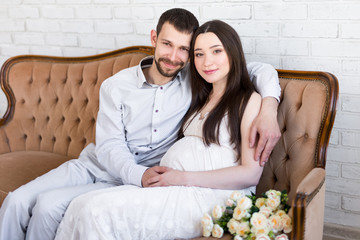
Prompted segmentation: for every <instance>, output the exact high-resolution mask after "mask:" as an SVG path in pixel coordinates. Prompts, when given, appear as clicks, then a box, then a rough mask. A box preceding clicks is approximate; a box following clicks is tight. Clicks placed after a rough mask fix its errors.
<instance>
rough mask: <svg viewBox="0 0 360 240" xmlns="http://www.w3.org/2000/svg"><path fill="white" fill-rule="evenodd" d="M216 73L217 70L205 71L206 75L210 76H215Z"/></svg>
mask: <svg viewBox="0 0 360 240" xmlns="http://www.w3.org/2000/svg"><path fill="white" fill-rule="evenodd" d="M216 71H217V69H213V70H204V73H205V74H208V75H210V74H214V73H215V72H216Z"/></svg>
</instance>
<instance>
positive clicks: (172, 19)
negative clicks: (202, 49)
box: [156, 8, 199, 35]
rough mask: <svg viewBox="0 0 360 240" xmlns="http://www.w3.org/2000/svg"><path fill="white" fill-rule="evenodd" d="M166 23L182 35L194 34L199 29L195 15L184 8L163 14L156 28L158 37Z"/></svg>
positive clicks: (170, 10) (173, 9)
mask: <svg viewBox="0 0 360 240" xmlns="http://www.w3.org/2000/svg"><path fill="white" fill-rule="evenodd" d="M166 22H168V23H170V24H171V25H173V26H174V27H175V29H176V30H178V31H179V32H182V33H189V34H192V33H194V32H195V30H196V29H197V28H198V27H199V22H198V20H197V19H196V17H195V16H194V14H192V13H191V12H189V11H188V10H186V9H183V8H172V9H169V10H167V11H166V12H164V13H163V14H161V16H160V19H159V22H158V24H157V26H156V32H157V35H159V33H160V31H161V28H162V26H163V25H164V23H166Z"/></svg>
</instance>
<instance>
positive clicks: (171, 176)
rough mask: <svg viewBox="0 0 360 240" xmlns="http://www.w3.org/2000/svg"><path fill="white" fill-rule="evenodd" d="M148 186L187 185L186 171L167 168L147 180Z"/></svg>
mask: <svg viewBox="0 0 360 240" xmlns="http://www.w3.org/2000/svg"><path fill="white" fill-rule="evenodd" d="M148 184H149V187H168V186H188V184H187V181H186V172H185V171H179V170H174V169H171V168H169V170H168V171H166V172H164V173H163V174H160V175H157V176H154V177H152V178H150V179H149V180H148Z"/></svg>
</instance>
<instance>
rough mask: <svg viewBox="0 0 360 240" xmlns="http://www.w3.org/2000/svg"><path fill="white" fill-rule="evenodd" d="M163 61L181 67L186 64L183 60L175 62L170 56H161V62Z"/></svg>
mask: <svg viewBox="0 0 360 240" xmlns="http://www.w3.org/2000/svg"><path fill="white" fill-rule="evenodd" d="M161 61H163V62H164V63H166V64H170V65H173V66H180V67H182V66H184V64H185V63H184V62H183V61H178V62H173V61H171V60H170V59H168V58H159V62H161Z"/></svg>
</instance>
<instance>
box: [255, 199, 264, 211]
mask: <svg viewBox="0 0 360 240" xmlns="http://www.w3.org/2000/svg"><path fill="white" fill-rule="evenodd" d="M265 204H266V198H258V199H256V201H255V206H257V208H259V209H260V208H261V207H262V206H264V205H265Z"/></svg>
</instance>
